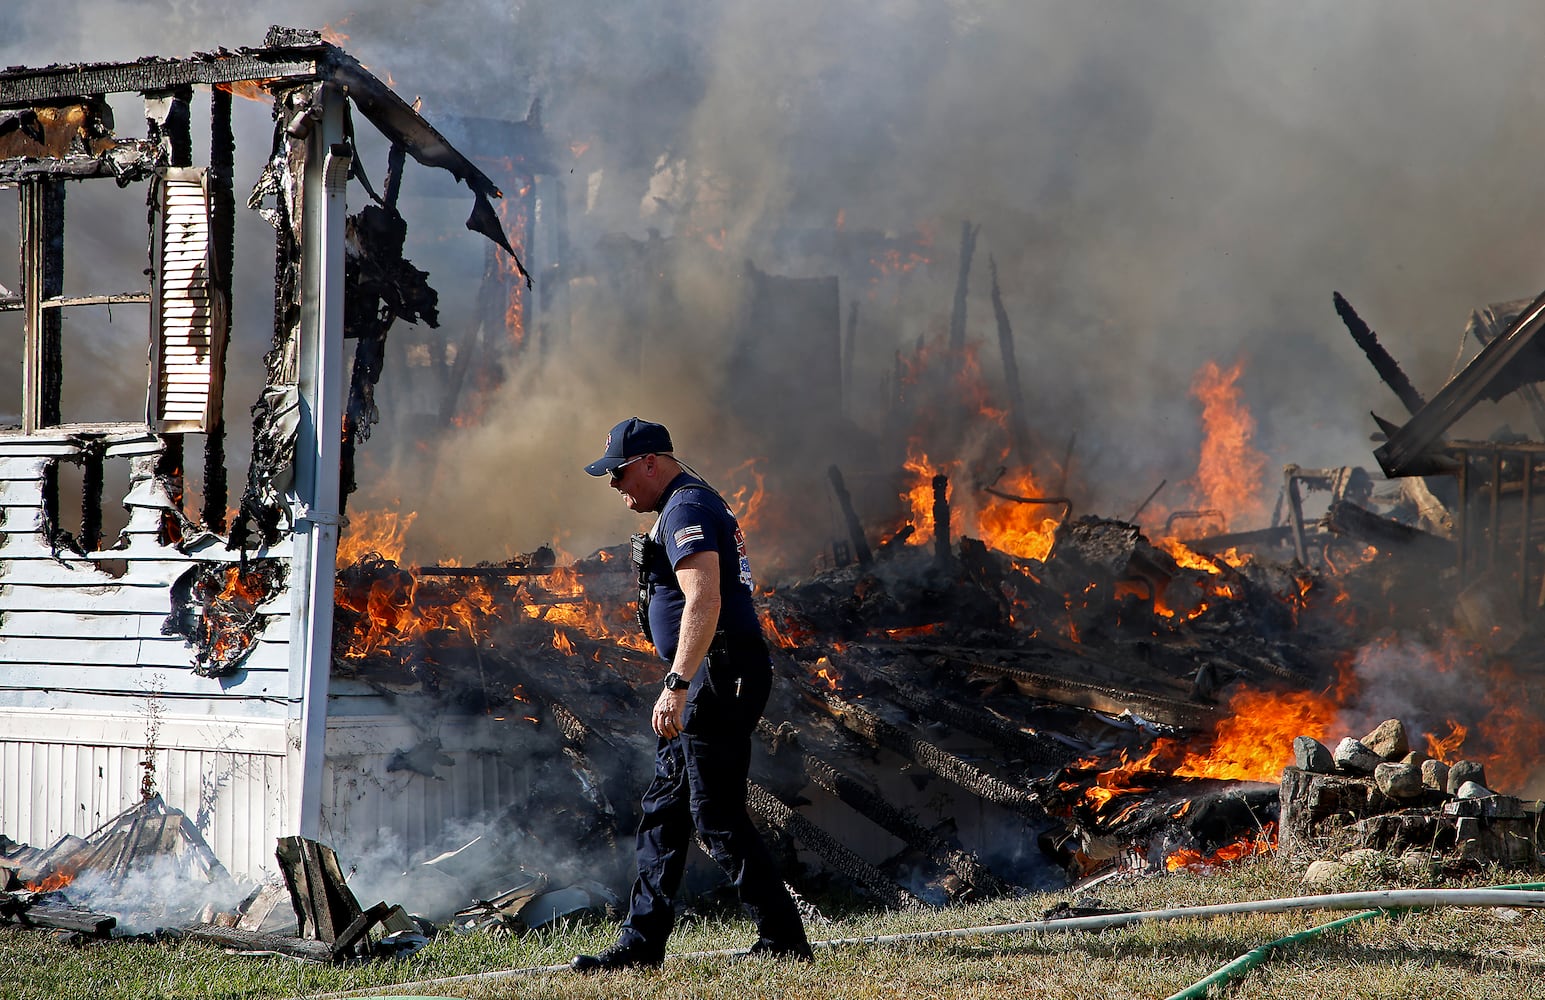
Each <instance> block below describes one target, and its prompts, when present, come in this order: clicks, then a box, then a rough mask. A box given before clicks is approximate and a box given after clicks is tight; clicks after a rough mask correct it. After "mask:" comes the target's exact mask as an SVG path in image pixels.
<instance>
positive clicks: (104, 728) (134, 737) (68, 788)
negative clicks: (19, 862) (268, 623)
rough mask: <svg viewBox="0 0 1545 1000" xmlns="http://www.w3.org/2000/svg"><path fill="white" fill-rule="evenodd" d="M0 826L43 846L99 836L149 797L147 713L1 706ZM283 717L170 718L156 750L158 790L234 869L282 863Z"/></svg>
mask: <svg viewBox="0 0 1545 1000" xmlns="http://www.w3.org/2000/svg"><path fill="white" fill-rule="evenodd" d="M0 734H3V736H0V833H3V834H5V835H6V836H7V837H10V838H11V839H12V840H15V841H18V842H20V843H24V844H30V845H32V846H34V847H48V846H50V845H52V844H53V843H55V842H56V841H58V840H59V838H60V837H63V836H65V835H66V834H69V835H73V836H76V837H86V836H89V835H90V834H91V833H92V832H93V831H95V830H96V829H97V828H98V827H100V826H101V825H102V824H103V823H106V822H107V821H108V820H110V819H112V818H113V817H115V816H117V815H118V814H119V813H121V812H123V811H124V810H125V809H127V808H129V807H130V806H132V805H134V804H135V803H136V802H139V801H140V797H141V787H142V782H143V781H144V779H145V776H146V774H147V768H145V767H144V766H143V764H144V762H145V761H146V759H147V755H146V752H145V744H146V732H145V720H144V719H134V720H132V721H131V720H126V719H124V717H123V716H121V715H120V716H113V715H102V716H88V715H84V714H69V715H66V714H64V713H59V712H43V711H28V710H25V709H8V710H3V711H0ZM284 737H285V727H284V724H283V722H282V721H281V722H275V723H266V724H265V723H259V722H256V721H254V720H252V719H241V720H221V719H213V718H210V717H201V718H198V719H184V720H178V719H168V718H163V719H161V720H160V722H159V729H158V731H157V733H156V739H155V744H156V750H155V752H154V753H153V754H152V755H150V758H149V759H150V760H152V761H153V762H154V769H153V771H152V772H151V773H150V777H151V780H152V782H153V787H154V790H155V791H156V792H158V793H160V795H161V797H162V798H163V799H164V800H165V801H166V804H167V805H168V806H170V807H171V808H173V809H179V810H181V811H182V812H184V813H186V814H187V815H188V817H189V818H190V819H192V820H193V822H194V824H195V825H196V826H197V827H198V828H199V830H200V832H201V833H202V834H203V837H204V839H205V841H206V842H207V843H208V844H209V846H210V848H211V849H212V850H213V851H214V852H215V855H216V856H217V857H218V858H219V859H220V861H221V863H222V864H224V865H225V866H226V867H227V868H228V869H229V870H230V871H231V872H232V873H233V874H238V875H244V876H249V877H257V876H258V875H259V873H260V872H261V871H262V870H263V869H267V870H269V871H272V870H274V867H275V865H274V860H273V853H274V840H275V838H277V837H279V836H281V835H282V832H283V831H282V830H281V829H280V827H281V825H282V822H283V816H284V802H285V797H284V771H285V769H284V761H285V758H284V753H285V738H284Z"/></svg>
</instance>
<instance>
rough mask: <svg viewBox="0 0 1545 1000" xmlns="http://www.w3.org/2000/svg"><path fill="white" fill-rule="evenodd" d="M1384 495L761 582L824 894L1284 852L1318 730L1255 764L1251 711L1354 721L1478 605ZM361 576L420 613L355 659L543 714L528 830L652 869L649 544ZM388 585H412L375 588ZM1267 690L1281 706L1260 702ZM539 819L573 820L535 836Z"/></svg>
mask: <svg viewBox="0 0 1545 1000" xmlns="http://www.w3.org/2000/svg"><path fill="white" fill-rule="evenodd" d="M1337 478H1338V479H1339V480H1340V481H1346V482H1354V481H1356V480H1357V477H1356V476H1355V475H1343V476H1339V477H1337ZM1366 478H1367V477H1366V476H1365V475H1364V476H1363V479H1364V480H1366ZM1309 480H1310V477H1309V476H1308V474H1303V475H1302V478H1301V480H1300V481H1301V482H1302V481H1309ZM1362 499H1363V500H1364V502H1365V503H1368V504H1369V505H1368V506H1366V507H1364V506H1358V505H1351V506H1357V509H1358V510H1359V511H1360V512H1361V513H1360V514H1358V515H1355V516H1354V515H1352V514H1349V513H1348V509H1349V505H1350V501H1348V500H1346V499H1345V498H1344V497H1343V499H1342V500H1338V501H1337V502H1336V504H1335V505H1334V506H1333V510H1334V511H1338V512H1339V513H1336V514H1335V516H1331V515H1329V514H1328V515H1327V516H1326V517H1325V518H1324V519H1322V520H1321V521H1319V522H1314V521H1302V520H1300V521H1298V522H1295V523H1294V524H1292V525H1289V526H1284V527H1285V529H1286V530H1274V531H1263V532H1257V533H1248V534H1249V537H1243V536H1240V535H1234V536H1229V537H1226V538H1223V539H1222V542H1226V543H1227V544H1220V540H1219V539H1218V538H1216V537H1214V538H1205V537H1204V538H1195V539H1190V540H1188V541H1186V542H1180V541H1178V540H1176V539H1164V540H1162V541H1161V542H1159V543H1155V542H1152V541H1150V540H1149V538H1148V537H1147V536H1146V535H1145V534H1144V533H1143V532H1142V530H1141V529H1140V528H1139V527H1138V526H1136V525H1133V524H1130V523H1126V522H1122V521H1117V520H1112V519H1106V518H1098V517H1082V518H1078V519H1075V520H1071V521H1068V522H1066V523H1062V524H1060V525H1058V526H1056V530H1055V537H1054V539H1053V541H1052V543H1051V546H1050V549H1049V551H1048V552H1047V553H1046V555H1045V557H1044V558H1041V559H1029V558H1023V557H1018V556H1014V555H1010V554H1008V553H1006V552H1004V551H1001V550H998V549H995V548H993V547H991V546H989V545H988V544H986V543H984V542H983V541H980V540H978V539H974V538H970V537H964V538H959V539H957V540H955V541H954V542H953V543H951V544H950V545H948V546H940V545H937V544H935V545H910V544H907V543H906V541H905V540H902V541H896V542H894V543H891V544H883V543H882V544H881V545H879V546H876V547H875V549H874V550H873V551H872V552H869V553H868V554H867V559H866V560H865V561H863V562H857V561H854V562H850V563H849V564H848V565H846V566H841V567H835V568H828V569H825V570H822V571H820V572H817V573H815V574H813V575H811V576H809V577H807V578H805V579H803V580H801V581H799V582H796V583H793V584H790V585H786V586H780V587H778V588H776V589H773V590H771V591H768V592H765V593H763V594H760V595H759V596H758V601H759V604H760V606H761V608H762V612H763V619H764V628H765V631H766V633H767V635H768V636H769V638H770V640H771V642H772V644H773V647H774V661H775V665H776V669H777V671H778V673H779V675H780V677H781V678H782V683H781V684H779V685H777V686H776V688H775V695H774V699H773V702H772V703H771V704H770V706H769V709H768V713H767V720H766V722H765V723H764V724H763V726H762V728H761V731H760V733H761V741H760V742H761V745H760V747H759V748H758V752H757V754H756V757H755V761H754V765H753V773H752V788H751V791H750V799H749V801H750V804H751V806H752V808H753V810H754V812H755V813H756V814H757V816H758V818H759V819H760V820H761V822H762V823H763V825H764V828H765V829H766V830H767V832H769V833H770V834H771V835H772V836H773V838H774V841H775V843H776V844H777V846H778V847H779V848H780V849H781V850H782V852H783V853H784V855H785V857H786V859H787V860H788V861H789V862H790V867H789V869H788V870H790V871H795V872H801V873H802V875H801V877H800V878H799V885H800V886H801V887H802V889H803V890H805V891H807V892H809V893H819V892H821V891H822V890H824V889H831V888H840V889H842V890H843V891H854V890H856V891H858V892H859V893H861V894H863V895H865V896H867V897H868V898H870V899H871V900H874V901H877V902H880V903H883V904H884V905H890V906H907V905H915V904H916V903H918V902H930V903H943V902H948V901H953V900H959V899H967V898H973V897H980V896H985V895H992V894H995V893H1000V892H1003V891H1006V890H1008V889H1011V888H1013V887H1015V886H1047V885H1053V884H1061V883H1063V882H1065V880H1067V879H1068V878H1078V877H1080V876H1084V875H1088V874H1091V873H1093V872H1096V871H1099V870H1103V869H1108V868H1110V867H1112V866H1116V865H1123V866H1128V867H1137V868H1145V869H1153V868H1163V867H1166V866H1169V867H1174V866H1176V865H1179V864H1189V863H1192V862H1193V861H1207V860H1209V859H1213V860H1216V859H1219V858H1228V857H1232V856H1240V855H1242V854H1246V853H1253V852H1255V851H1259V850H1268V849H1270V848H1271V847H1272V846H1273V845H1274V841H1275V830H1276V828H1277V824H1278V822H1279V815H1278V778H1279V776H1280V774H1281V771H1282V767H1283V765H1284V764H1287V763H1290V762H1291V757H1290V754H1289V750H1288V744H1290V743H1291V740H1292V735H1291V734H1289V735H1287V736H1285V737H1284V738H1282V739H1281V740H1278V741H1277V743H1278V745H1277V746H1276V747H1275V748H1272V749H1266V750H1264V751H1263V754H1262V756H1263V759H1262V760H1253V761H1247V762H1243V763H1240V762H1237V761H1235V760H1233V759H1232V758H1231V757H1230V754H1233V753H1235V752H1236V751H1234V750H1232V749H1224V747H1225V743H1226V742H1227V741H1226V740H1225V739H1223V738H1222V736H1221V734H1222V733H1223V732H1224V730H1225V729H1227V728H1228V727H1229V726H1230V725H1231V724H1234V723H1235V722H1237V720H1239V719H1240V718H1241V717H1251V716H1253V717H1255V718H1256V719H1257V720H1258V721H1260V722H1262V723H1267V724H1269V723H1272V722H1276V723H1279V724H1281V725H1291V723H1292V718H1293V717H1292V716H1291V715H1290V714H1284V713H1285V706H1289V705H1292V704H1294V703H1295V702H1294V699H1299V700H1301V701H1303V700H1307V701H1312V702H1313V705H1312V709H1313V711H1316V712H1320V713H1322V714H1325V715H1326V717H1327V718H1329V717H1333V716H1334V714H1335V713H1336V711H1337V705H1336V698H1335V695H1334V694H1331V693H1327V692H1329V691H1330V689H1331V688H1332V687H1333V686H1334V685H1336V684H1337V682H1338V674H1339V672H1340V671H1341V670H1342V669H1343V668H1344V666H1345V663H1346V661H1347V659H1348V657H1349V654H1350V653H1352V652H1355V651H1356V650H1357V649H1359V647H1360V646H1361V645H1362V644H1363V643H1364V642H1366V641H1367V640H1368V638H1369V636H1371V635H1373V634H1375V633H1377V632H1378V631H1379V630H1381V629H1387V628H1390V627H1392V625H1393V624H1395V623H1397V621H1398V624H1399V626H1400V627H1401V628H1408V629H1410V628H1419V627H1420V626H1421V622H1414V623H1413V622H1412V621H1411V620H1410V619H1411V618H1412V617H1418V618H1419V617H1423V616H1425V618H1426V619H1427V623H1426V624H1427V626H1428V627H1430V628H1432V629H1434V630H1437V631H1449V630H1452V629H1453V627H1454V625H1453V619H1452V618H1451V617H1450V618H1443V617H1441V616H1434V615H1433V614H1432V612H1431V610H1430V609H1431V608H1432V607H1433V606H1434V604H1435V603H1437V602H1441V601H1442V600H1444V599H1447V600H1449V601H1451V602H1452V603H1451V606H1457V604H1458V603H1459V602H1457V600H1456V599H1455V598H1454V596H1453V595H1452V594H1451V593H1447V591H1449V590H1451V589H1452V587H1453V584H1452V582H1451V581H1445V580H1443V579H1436V580H1435V579H1433V576H1434V574H1433V573H1432V572H1431V570H1430V568H1429V564H1428V563H1427V561H1426V557H1425V555H1421V556H1413V555H1412V551H1413V548H1420V546H1419V545H1418V546H1414V547H1413V545H1412V544H1411V543H1410V539H1409V538H1407V537H1406V536H1405V535H1401V536H1399V537H1396V536H1395V533H1396V532H1397V530H1398V529H1401V528H1404V527H1408V526H1406V525H1404V524H1403V523H1402V522H1400V521H1398V520H1396V519H1395V518H1394V517H1392V516H1390V514H1389V513H1388V511H1381V510H1380V509H1379V508H1378V506H1377V504H1376V503H1374V502H1372V501H1370V500H1369V499H1368V498H1367V497H1366V496H1365V497H1362ZM1347 525H1352V526H1353V527H1352V528H1350V529H1349V528H1348V527H1346V526H1347ZM1411 531H1415V532H1417V533H1418V537H1425V535H1421V534H1420V529H1411ZM1375 533H1380V539H1381V542H1382V548H1381V547H1380V546H1379V545H1376V544H1374V543H1373V542H1371V541H1369V540H1368V537H1369V536H1371V535H1373V534H1375ZM1409 533H1410V532H1407V534H1409ZM1385 536H1388V537H1385ZM1295 537H1296V544H1297V545H1302V546H1304V547H1305V548H1306V549H1307V550H1308V551H1309V552H1310V553H1311V554H1312V556H1313V558H1311V560H1310V562H1311V564H1305V563H1303V562H1301V561H1299V560H1297V559H1296V558H1295V551H1294V548H1293V545H1294V543H1295ZM1348 539H1351V540H1352V543H1351V544H1348ZM1337 546H1340V550H1339V552H1338V554H1337V555H1336V556H1335V557H1334V558H1332V557H1330V556H1329V555H1328V554H1325V553H1327V552H1328V551H1329V550H1332V549H1335V548H1336V547H1337ZM344 579H347V581H348V585H347V591H348V593H349V594H350V595H351V596H350V597H349V598H348V603H349V604H350V606H351V607H358V608H372V607H376V606H378V605H379V606H389V607H390V608H391V609H392V611H391V619H390V622H389V625H390V628H389V629H387V630H386V631H385V632H382V631H379V630H378V629H377V628H376V626H377V625H379V624H380V620H378V619H375V618H372V617H371V616H370V615H369V614H355V615H354V617H353V618H352V619H351V620H352V621H353V623H354V628H353V631H352V632H351V633H350V636H349V639H348V641H347V643H346V644H345V645H343V646H340V656H339V661H338V670H339V671H340V672H342V673H344V674H345V675H347V676H354V677H366V678H371V679H372V681H373V682H374V683H377V684H381V683H386V684H388V685H390V686H393V687H395V688H397V689H400V690H405V691H406V690H411V691H414V692H417V693H421V694H422V693H433V694H434V696H435V697H437V698H438V699H440V700H441V701H442V702H443V703H445V704H446V705H455V706H458V707H459V709H460V710H462V711H465V710H468V709H471V710H474V711H478V712H483V713H489V714H492V715H495V716H498V717H501V718H508V719H510V720H512V721H511V722H510V724H511V725H515V726H519V727H528V728H526V729H525V730H524V733H525V735H524V736H523V737H522V740H521V746H522V753H529V754H533V755H534V756H535V758H536V759H537V760H539V761H540V762H541V766H542V767H543V768H544V769H547V770H548V771H549V773H553V774H556V775H559V776H563V780H560V781H554V782H546V783H542V784H540V785H539V786H535V787H534V788H533V790H532V793H531V794H532V795H533V796H535V798H534V799H533V801H532V802H528V803H522V804H520V805H518V806H516V807H513V808H511V809H510V810H509V812H508V813H507V814H506V816H505V817H503V818H502V820H501V825H506V826H508V827H510V828H512V829H516V830H522V831H524V832H526V833H528V834H529V836H530V839H531V840H532V841H533V842H538V843H542V844H544V845H545V847H546V848H547V849H549V850H552V851H554V852H555V853H558V854H562V855H564V856H566V857H567V858H568V859H569V862H570V863H574V862H576V861H577V862H578V863H579V864H581V865H582V866H584V867H586V868H588V869H590V870H593V871H595V872H598V873H604V874H603V875H602V876H601V878H602V881H603V883H606V884H611V885H613V886H615V887H616V888H618V889H620V888H621V887H622V886H624V885H625V884H626V880H627V878H628V873H629V854H630V852H629V842H630V838H629V834H630V832H631V830H632V828H633V826H634V824H635V822H636V816H635V814H634V812H633V809H634V808H635V806H634V803H635V801H636V798H637V795H638V792H639V790H640V789H641V788H642V787H643V785H644V783H646V781H647V778H648V775H647V774H646V773H645V768H646V766H647V764H648V762H649V760H650V759H651V751H652V746H653V737H652V736H651V735H650V734H649V733H648V732H647V731H646V730H645V728H644V724H645V720H646V718H647V710H648V706H649V704H650V703H651V702H652V700H653V698H654V694H655V691H656V686H657V685H658V683H659V679H660V677H661V674H662V671H663V668H662V667H661V665H660V664H659V663H658V662H657V661H656V660H655V658H654V657H653V655H652V653H651V652H650V651H648V650H647V649H646V648H644V647H643V644H642V643H641V642H639V640H638V637H637V636H636V634H635V633H634V632H633V630H632V628H631V599H632V591H633V585H634V580H633V574H632V572H631V570H630V568H629V567H628V563H627V559H626V554H625V552H624V551H623V550H622V549H621V548H618V549H610V550H603V551H601V552H598V553H596V554H595V555H594V556H592V557H591V558H589V559H585V560H581V561H580V562H579V563H577V564H575V565H573V566H570V567H561V566H556V565H553V564H552V562H551V560H550V559H547V558H545V557H536V558H533V557H522V558H521V559H517V560H515V561H512V562H511V563H509V564H507V565H506V564H494V565H487V566H479V567H468V568H425V569H420V570H414V569H409V568H403V567H400V566H398V565H397V564H396V563H395V561H393V560H390V559H386V558H384V557H379V556H375V557H372V558H370V559H366V560H362V561H361V562H359V563H356V564H354V566H353V567H348V568H346V569H345V570H344V571H343V573H341V574H340V580H344ZM415 581H416V582H415ZM377 587H379V588H381V589H382V590H383V591H385V592H387V593H390V594H395V595H397V597H396V598H394V599H391V600H384V601H377V600H375V599H374V598H373V597H372V596H371V595H372V594H373V593H375V589H376V588H377ZM1401 591H1406V592H1410V593H1421V594H1423V595H1424V597H1423V603H1422V605H1421V607H1422V610H1420V611H1417V612H1415V614H1414V615H1413V614H1412V609H1411V608H1408V607H1404V606H1402V605H1400V603H1399V602H1394V601H1391V600H1390V594H1391V593H1392V592H1401ZM1445 594H1446V597H1445ZM1434 595H1435V596H1434ZM447 607H456V608H460V609H462V612H459V613H465V614H467V615H469V616H470V619H469V620H470V621H471V622H472V627H471V629H470V630H465V631H462V632H457V631H455V630H452V629H444V628H442V629H438V630H435V633H434V636H433V637H432V638H431V639H429V640H427V641H426V640H423V639H422V638H421V637H420V634H419V633H418V632H417V631H416V630H417V629H418V627H419V626H418V625H417V624H415V623H421V622H433V621H444V620H446V608H447ZM468 609H470V610H468ZM383 618H384V616H383ZM469 636H470V637H471V641H468V637H469ZM1241 694H1256V695H1259V696H1260V699H1261V700H1259V701H1258V702H1256V703H1255V707H1253V708H1251V707H1249V706H1246V707H1243V708H1242V707H1241V701H1240V696H1241ZM1279 715H1280V716H1281V717H1280V718H1278V716H1279ZM1240 738H1241V739H1242V740H1243V742H1246V743H1249V744H1251V745H1254V746H1262V747H1267V746H1270V744H1271V740H1269V739H1265V740H1263V739H1262V738H1261V737H1260V736H1259V735H1257V734H1244V735H1243V736H1242V737H1240ZM538 815H540V816H543V817H558V818H559V821H560V822H559V824H558V828H556V829H554V828H551V827H544V828H543V829H536V828H535V827H533V826H530V824H531V823H532V817H533V816H538Z"/></svg>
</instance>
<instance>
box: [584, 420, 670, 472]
mask: <svg viewBox="0 0 1545 1000" xmlns="http://www.w3.org/2000/svg"><path fill="white" fill-rule="evenodd" d="M673 450H674V449H673V448H672V447H671V432H670V431H668V430H666V429H665V425H664V424H655V423H650V422H649V421H648V420H641V419H639V418H638V417H629V418H628V419H626V420H624V421H623V422H622V423H620V424H618V425H617V426H616V427H613V428H612V429H611V432H610V433H608V434H607V435H606V454H604V455H602V456H601V457H600V458H598V459H596V460H595V461H594V462H591V463H590V464H589V465H587V466H585V471H586V472H588V473H590V474H591V475H592V476H609V475H611V474H612V472H613V470H615V469H616V468H617V466H619V465H621V464H622V463H623V462H626V461H627V460H628V459H630V458H637V457H638V456H640V455H656V454H659V453H661V452H667V451H673Z"/></svg>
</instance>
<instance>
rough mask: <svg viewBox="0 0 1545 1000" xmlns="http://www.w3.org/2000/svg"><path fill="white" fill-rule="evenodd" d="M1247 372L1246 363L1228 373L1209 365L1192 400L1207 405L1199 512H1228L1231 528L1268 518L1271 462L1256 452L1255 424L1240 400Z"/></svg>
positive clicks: (1193, 390)
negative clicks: (1265, 488)
mask: <svg viewBox="0 0 1545 1000" xmlns="http://www.w3.org/2000/svg"><path fill="white" fill-rule="evenodd" d="M1243 369H1244V363H1243V362H1236V363H1235V364H1234V366H1233V367H1232V368H1229V369H1228V370H1226V371H1225V370H1224V369H1222V368H1220V367H1218V365H1217V364H1216V363H1214V362H1211V361H1209V362H1207V363H1206V364H1205V365H1203V366H1202V369H1201V371H1199V372H1197V373H1196V378H1195V379H1194V380H1193V381H1192V383H1191V395H1192V396H1193V397H1194V398H1196V399H1197V400H1199V401H1200V402H1201V404H1202V430H1203V435H1204V437H1203V440H1202V456H1201V461H1200V462H1199V463H1198V464H1197V468H1196V482H1195V490H1194V499H1195V502H1196V504H1197V506H1198V507H1201V508H1205V509H1211V510H1221V511H1223V512H1224V514H1225V515H1226V517H1227V518H1228V521H1229V523H1230V524H1241V523H1250V522H1259V521H1260V520H1262V518H1263V516H1264V515H1265V512H1266V507H1265V502H1264V500H1263V499H1262V497H1261V484H1262V483H1263V482H1264V473H1265V471H1266V456H1265V455H1263V454H1261V453H1260V452H1259V451H1257V450H1256V449H1255V445H1254V443H1253V442H1254V438H1255V418H1254V417H1253V416H1252V415H1251V414H1250V410H1249V408H1248V407H1246V406H1245V404H1244V400H1243V399H1242V398H1241V396H1240V391H1239V385H1238V382H1239V376H1240V373H1241V372H1242V371H1243Z"/></svg>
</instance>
